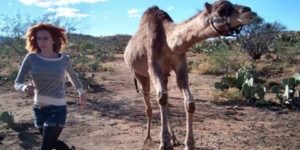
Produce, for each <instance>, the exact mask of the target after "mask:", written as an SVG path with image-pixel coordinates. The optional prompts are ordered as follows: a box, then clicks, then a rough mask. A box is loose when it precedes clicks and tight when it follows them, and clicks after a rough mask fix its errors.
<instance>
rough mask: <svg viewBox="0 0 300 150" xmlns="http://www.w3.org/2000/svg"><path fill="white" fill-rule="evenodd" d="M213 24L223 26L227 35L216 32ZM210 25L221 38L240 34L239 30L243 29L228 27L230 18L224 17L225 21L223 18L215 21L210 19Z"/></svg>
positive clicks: (240, 27)
mask: <svg viewBox="0 0 300 150" xmlns="http://www.w3.org/2000/svg"><path fill="white" fill-rule="evenodd" d="M214 23H222V24H225V26H226V29H227V33H225V34H224V33H223V32H222V31H220V30H218V29H217V28H216V26H215V25H214ZM210 24H211V26H212V27H213V28H214V30H215V31H216V32H218V33H219V34H220V35H223V36H234V34H235V35H237V34H239V33H240V32H241V30H242V28H243V26H238V27H235V28H232V27H230V17H226V20H225V19H224V18H216V19H213V18H211V19H210Z"/></svg>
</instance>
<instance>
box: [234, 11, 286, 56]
mask: <svg viewBox="0 0 300 150" xmlns="http://www.w3.org/2000/svg"><path fill="white" fill-rule="evenodd" d="M283 30H285V27H284V26H283V25H282V24H280V23H279V22H273V23H267V22H265V21H264V19H263V18H261V17H259V16H257V17H256V18H255V19H254V21H253V22H252V23H251V24H249V25H246V26H244V27H243V29H242V31H241V33H240V34H239V35H238V36H237V37H238V40H239V42H240V44H241V45H240V46H241V49H242V50H246V51H247V53H248V54H249V56H250V57H251V58H252V59H253V60H258V59H260V57H261V56H262V55H263V54H265V53H268V52H269V51H270V47H271V46H272V45H273V43H274V42H276V39H278V37H279V35H280V33H281V32H282V31H283Z"/></svg>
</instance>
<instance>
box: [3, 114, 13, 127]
mask: <svg viewBox="0 0 300 150" xmlns="http://www.w3.org/2000/svg"><path fill="white" fill-rule="evenodd" d="M0 121H2V122H4V123H7V124H8V125H9V126H11V125H13V124H14V116H13V114H12V112H11V111H4V112H2V113H1V116H0Z"/></svg>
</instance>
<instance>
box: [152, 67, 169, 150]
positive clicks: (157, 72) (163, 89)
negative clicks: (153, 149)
mask: <svg viewBox="0 0 300 150" xmlns="http://www.w3.org/2000/svg"><path fill="white" fill-rule="evenodd" d="M148 72H149V75H150V78H151V81H152V83H153V85H154V87H155V90H156V93H157V97H158V100H157V101H158V104H159V108H160V119H161V133H160V137H161V141H160V150H173V146H172V145H171V142H170V141H171V134H170V132H169V130H168V108H167V107H168V93H167V85H165V84H164V79H166V78H167V76H166V75H164V74H163V73H162V72H161V69H160V67H159V65H158V63H156V62H155V61H152V62H151V63H150V65H149V70H148Z"/></svg>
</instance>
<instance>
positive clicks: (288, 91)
mask: <svg viewBox="0 0 300 150" xmlns="http://www.w3.org/2000/svg"><path fill="white" fill-rule="evenodd" d="M299 86H300V80H299V79H298V78H296V77H291V78H286V79H283V80H282V84H281V85H278V86H273V87H272V92H273V93H276V96H277V98H278V99H279V100H280V103H281V104H283V105H286V106H291V107H294V106H295V107H298V108H300V100H299Z"/></svg>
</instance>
